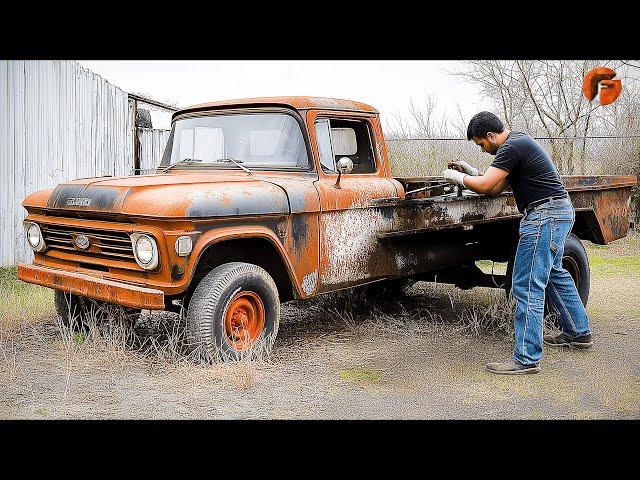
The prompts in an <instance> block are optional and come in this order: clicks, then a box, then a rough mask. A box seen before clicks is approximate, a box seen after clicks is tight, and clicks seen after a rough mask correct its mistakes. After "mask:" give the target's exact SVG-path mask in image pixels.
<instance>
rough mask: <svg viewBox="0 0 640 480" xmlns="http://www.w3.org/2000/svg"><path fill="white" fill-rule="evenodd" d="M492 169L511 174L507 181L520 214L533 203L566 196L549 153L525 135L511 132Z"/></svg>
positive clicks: (499, 150)
mask: <svg viewBox="0 0 640 480" xmlns="http://www.w3.org/2000/svg"><path fill="white" fill-rule="evenodd" d="M491 166H492V167H496V168H500V169H502V170H506V171H507V172H509V175H507V177H506V180H507V182H509V184H510V185H511V189H512V190H513V196H514V197H515V199H516V204H517V205H518V210H519V211H520V213H522V212H524V209H525V208H527V206H528V205H529V204H530V203H531V202H535V201H536V200H541V199H543V198H547V197H552V196H556V195H563V194H566V193H567V190H566V189H565V188H564V183H563V182H562V178H560V173H558V169H557V168H556V166H555V165H554V164H553V162H552V161H551V158H549V155H547V152H545V151H544V149H543V148H542V147H541V146H540V145H539V144H538V142H536V141H535V140H534V139H533V138H531V137H530V136H529V135H527V134H526V133H522V132H510V133H509V135H508V136H507V139H506V140H505V142H504V143H503V144H502V145H501V146H500V148H498V151H497V152H496V157H495V159H494V160H493V163H492V164H491Z"/></svg>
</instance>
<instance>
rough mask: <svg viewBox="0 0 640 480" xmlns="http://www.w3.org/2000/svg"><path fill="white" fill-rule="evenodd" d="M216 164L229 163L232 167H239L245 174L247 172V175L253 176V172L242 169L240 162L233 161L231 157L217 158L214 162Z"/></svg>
mask: <svg viewBox="0 0 640 480" xmlns="http://www.w3.org/2000/svg"><path fill="white" fill-rule="evenodd" d="M216 162H231V163H233V164H234V165H236V166H238V167H240V168H241V169H242V170H244V171H245V172H247V173H248V174H249V175H253V172H252V171H251V170H249V169H248V168H247V167H243V166H242V165H240V164H241V163H242V160H234V159H233V158H231V157H226V158H219V159H217V160H216Z"/></svg>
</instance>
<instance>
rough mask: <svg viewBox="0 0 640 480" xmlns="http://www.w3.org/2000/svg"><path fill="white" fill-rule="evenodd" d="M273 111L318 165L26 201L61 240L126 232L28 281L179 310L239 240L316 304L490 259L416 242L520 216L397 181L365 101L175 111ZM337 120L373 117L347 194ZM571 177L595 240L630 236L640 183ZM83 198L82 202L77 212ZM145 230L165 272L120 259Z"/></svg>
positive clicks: (57, 252) (92, 188)
mask: <svg viewBox="0 0 640 480" xmlns="http://www.w3.org/2000/svg"><path fill="white" fill-rule="evenodd" d="M261 106H262V107H265V108H269V109H272V108H273V107H274V106H278V107H285V108H290V109H293V110H295V111H296V112H297V115H299V116H300V118H301V119H302V120H303V123H304V127H305V128H304V130H305V132H304V133H305V135H306V136H307V138H308V141H309V148H310V151H309V154H310V160H311V164H312V167H311V168H310V169H309V170H308V171H275V170H272V171H264V170H255V171H254V172H253V174H252V175H249V174H248V173H247V172H245V171H242V170H239V169H237V168H235V167H230V168H229V169H226V170H222V171H220V170H215V171H212V170H207V169H197V170H196V169H182V170H181V169H172V170H170V171H168V172H166V173H160V171H158V173H157V174H154V175H144V176H132V177H117V178H112V177H100V178H93V179H79V180H74V181H70V182H65V183H62V184H60V185H58V187H57V188H56V189H54V190H45V191H41V192H36V193H34V194H32V195H30V196H28V197H27V198H26V199H25V200H24V202H23V205H24V206H25V208H26V209H27V211H28V213H29V215H28V217H27V220H29V221H34V222H37V223H38V224H40V225H41V226H42V227H43V228H47V229H48V230H47V231H49V232H54V234H53V235H54V237H55V235H63V236H64V235H67V234H68V235H73V234H74V232H85V233H87V234H88V235H89V236H90V237H92V236H93V237H94V238H99V237H100V236H101V235H102V236H104V237H106V238H112V237H113V238H115V240H113V241H114V242H116V247H111V248H115V249H114V250H110V251H108V252H111V253H110V254H108V255H107V254H104V251H103V250H102V247H100V248H92V249H90V251H89V253H87V252H84V251H81V250H79V249H75V248H73V247H72V246H68V245H67V246H66V247H65V245H64V244H60V245H59V246H58V247H56V246H55V245H56V241H55V240H53V244H52V246H51V248H49V249H47V250H45V251H44V252H42V253H35V254H34V265H32V266H26V265H21V266H20V268H19V269H18V276H19V278H21V279H22V280H24V281H27V282H31V283H38V284H40V285H45V286H49V287H51V288H57V289H63V290H65V289H66V290H70V291H72V292H74V293H78V294H80V295H86V296H89V297H92V298H99V299H103V300H106V301H112V302H115V303H121V304H123V305H127V306H131V307H138V308H152V309H161V308H164V307H167V306H168V304H167V303H166V302H167V301H168V299H172V298H173V299H175V298H179V297H180V296H181V295H184V294H185V293H186V292H188V291H189V289H190V288H192V287H193V286H194V285H193V279H194V278H195V275H196V272H197V269H198V267H199V266H200V265H201V259H202V258H204V257H205V256H207V255H209V252H213V255H212V256H208V257H207V258H214V259H215V254H216V247H219V246H220V245H221V244H222V242H224V244H225V245H231V246H233V245H237V241H239V240H245V239H258V240H264V241H266V242H268V244H269V245H271V246H272V247H273V250H274V251H275V252H276V253H277V255H278V257H279V259H278V261H279V262H281V263H280V264H281V265H282V268H283V271H286V275H287V276H288V279H289V282H290V285H287V288H289V287H290V289H291V292H292V297H295V298H308V297H312V296H314V295H316V294H319V293H324V292H329V291H332V290H336V289H340V288H346V287H350V286H354V285H359V284H363V283H368V282H372V281H376V280H380V279H384V278H397V277H399V276H406V275H414V274H421V273H424V272H428V271H432V270H433V269H434V268H436V267H437V268H440V267H442V266H447V265H450V264H452V262H456V261H457V262H463V261H468V260H472V259H473V256H474V255H476V256H477V255H481V254H485V253H486V252H482V251H481V250H479V249H478V248H476V247H473V248H471V247H470V248H465V253H464V255H462V254H461V250H456V248H459V247H458V246H455V245H453V244H451V241H450V240H448V241H439V243H438V242H437V241H436V242H435V243H434V240H433V239H432V240H430V242H431V243H429V242H427V243H426V244H424V243H423V242H422V241H421V240H418V241H414V240H412V239H414V238H418V239H420V238H422V237H421V236H424V235H431V234H433V233H434V232H437V233H438V235H440V234H441V232H445V231H452V232H457V231H461V230H462V229H463V227H464V231H465V232H466V233H465V235H467V236H469V235H472V233H471V234H470V233H469V232H473V230H472V229H473V228H477V229H478V231H482V228H483V226H486V225H487V224H490V225H498V224H497V223H496V222H503V223H501V225H504V224H505V223H504V222H505V221H507V222H517V220H518V219H519V218H520V214H519V213H518V212H517V209H516V207H515V203H514V201H513V197H512V195H510V194H505V195H502V196H501V197H485V196H478V195H475V196H463V197H460V198H458V197H455V195H453V196H452V195H451V194H449V195H445V194H444V193H445V192H444V191H443V190H442V188H440V189H439V190H438V189H437V188H436V189H434V190H432V191H430V192H425V193H424V194H422V195H417V196H409V197H407V196H406V195H405V191H408V190H410V189H412V188H416V186H425V185H429V184H430V183H438V181H439V180H441V179H439V178H438V177H421V178H415V179H407V178H392V177H391V169H390V165H389V159H388V153H387V149H386V145H385V142H384V136H383V132H382V126H381V124H380V118H379V115H378V112H377V111H376V110H375V109H373V108H372V107H370V106H368V105H366V104H363V103H359V102H353V101H350V100H341V99H330V98H318V97H268V98H259V99H244V100H241V101H231V100H230V101H224V102H214V103H209V104H201V105H195V106H193V107H189V108H186V109H183V110H181V111H179V112H176V114H175V115H174V118H177V117H179V116H180V115H182V114H185V113H191V112H205V111H207V110H215V109H229V110H233V111H245V110H246V109H247V108H249V107H251V108H253V109H255V108H260V107H261ZM324 117H329V118H339V119H347V118H348V119H353V120H361V121H363V122H366V123H367V125H368V126H369V129H370V132H371V137H372V142H373V145H372V148H373V156H374V159H375V163H376V171H375V172H373V173H370V174H362V173H360V174H353V173H351V174H345V175H342V177H341V180H340V188H339V189H338V188H336V186H335V185H336V180H337V174H335V173H331V172H329V173H327V172H324V171H323V170H322V169H321V168H320V160H319V155H318V148H317V144H316V136H315V128H314V123H315V121H316V120H317V119H318V118H324ZM565 181H566V183H567V188H568V190H569V191H570V194H571V198H572V200H573V201H574V204H575V205H576V208H577V211H578V216H577V221H576V225H577V228H580V229H582V230H580V232H581V234H582V235H583V237H584V238H590V239H592V240H593V241H596V242H598V243H607V242H610V241H612V240H615V239H616V238H621V237H622V236H624V235H626V234H627V229H628V221H629V208H630V207H629V202H630V192H631V188H632V187H633V186H635V185H636V183H637V181H636V178H635V177H606V176H600V177H566V178H565ZM79 199H80V200H82V201H79ZM78 203H80V204H82V205H83V206H75V205H76V204H78ZM70 205H74V206H70ZM514 224H515V223H514ZM509 225H511V224H509ZM496 228H497V227H496ZM56 231H57V232H62V234H60V233H55V232H56ZM133 232H142V233H147V234H149V235H152V236H153V237H154V238H155V239H156V241H157V244H158V249H159V258H160V262H159V266H158V268H157V269H156V270H154V271H146V270H144V269H142V268H141V267H139V266H138V264H137V263H136V262H135V261H134V260H133V259H132V258H131V256H130V254H127V253H126V252H124V253H122V254H120V253H119V252H120V250H126V249H122V248H121V249H120V250H119V249H118V248H117V245H118V244H117V242H118V241H120V242H121V241H122V240H118V238H120V239H122V238H123V236H124V238H128V235H130V234H131V233H133ZM183 235H188V236H190V237H191V238H192V242H193V251H192V252H191V253H190V254H189V255H188V256H184V257H181V256H178V255H177V253H176V251H175V248H174V244H175V242H176V239H177V238H178V237H180V236H183ZM429 238H431V237H429ZM437 238H439V237H437ZM461 238H462V237H461ZM465 238H466V237H465ZM234 242H236V243H234ZM454 243H455V242H454ZM494 243H495V242H494ZM461 245H462V246H464V243H463V244H461ZM106 248H109V247H106ZM474 248H475V250H474ZM211 249H213V251H212V250H211ZM127 255H129V257H128V256H127ZM238 255H240V254H238ZM465 255H466V256H465ZM236 260H237V261H242V258H241V257H238V258H237V259H236ZM229 261H231V260H229Z"/></svg>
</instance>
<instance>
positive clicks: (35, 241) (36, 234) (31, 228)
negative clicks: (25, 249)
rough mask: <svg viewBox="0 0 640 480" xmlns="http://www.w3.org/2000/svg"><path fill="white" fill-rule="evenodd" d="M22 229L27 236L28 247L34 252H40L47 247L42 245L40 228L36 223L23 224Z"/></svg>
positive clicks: (42, 238)
mask: <svg viewBox="0 0 640 480" xmlns="http://www.w3.org/2000/svg"><path fill="white" fill-rule="evenodd" d="M24 229H25V233H26V236H27V243H29V246H30V247H31V248H32V249H33V251H34V252H41V251H43V250H44V249H45V248H46V247H47V246H46V245H45V243H44V237H43V236H42V231H41V230H40V226H39V225H38V224H37V223H33V222H24Z"/></svg>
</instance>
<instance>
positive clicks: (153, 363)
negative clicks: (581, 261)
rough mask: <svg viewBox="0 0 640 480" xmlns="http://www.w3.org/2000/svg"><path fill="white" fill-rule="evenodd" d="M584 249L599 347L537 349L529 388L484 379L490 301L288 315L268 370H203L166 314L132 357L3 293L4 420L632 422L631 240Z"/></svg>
mask: <svg viewBox="0 0 640 480" xmlns="http://www.w3.org/2000/svg"><path fill="white" fill-rule="evenodd" d="M586 245H587V250H588V253H589V257H590V261H591V270H592V272H591V275H592V276H591V295H590V299H589V303H588V312H589V315H590V319H591V323H592V330H593V336H594V347H593V348H592V349H590V350H586V351H580V350H573V349H567V350H557V349H551V348H545V351H544V357H543V360H542V362H541V367H542V372H541V373H540V374H538V375H524V376H497V375H492V374H490V373H488V372H486V371H485V370H484V365H485V363H487V362H489V361H495V360H501V359H506V358H508V357H509V356H510V354H511V350H512V345H513V344H512V328H511V310H510V305H509V303H508V302H506V301H505V300H504V295H503V293H502V292H501V291H500V290H495V289H486V288H475V289H472V290H469V291H461V290H458V289H456V288H454V287H452V286H449V285H434V284H427V283H422V282H420V283H418V284H416V285H415V286H413V287H412V288H411V289H409V290H408V292H407V293H406V295H404V296H402V297H399V298H397V299H394V300H392V301H384V300H378V301H375V302H370V303H367V304H365V305H364V306H362V305H361V306H360V307H359V308H357V309H356V310H355V311H353V310H349V309H344V308H335V309H334V306H333V304H332V303H331V302H330V301H327V300H324V301H319V300H318V301H312V302H306V303H304V304H298V303H289V304H285V305H283V311H282V321H281V326H280V332H279V334H278V338H277V341H276V344H275V347H274V350H273V352H272V355H271V357H270V358H269V359H267V360H263V361H242V362H238V363H235V364H228V365H212V366H202V365H197V364H194V363H193V362H190V361H187V360H185V359H184V358H183V357H181V356H180V354H179V352H178V349H177V347H176V346H175V345H174V343H175V338H174V337H173V336H172V331H173V330H172V329H174V328H175V326H176V320H177V319H178V316H177V315H172V314H167V313H153V314H148V313H147V314H145V315H143V317H142V319H141V320H140V321H139V322H138V324H137V326H136V327H135V330H134V333H135V334H136V336H137V338H138V343H135V342H133V343H132V342H131V341H129V340H127V339H126V338H125V339H123V338H122V337H118V336H114V335H111V336H109V335H105V337H104V338H102V337H100V338H97V339H96V338H93V337H91V338H84V337H83V336H78V335H75V336H74V335H71V334H69V332H66V333H65V332H64V331H63V330H61V329H60V327H59V326H58V325H57V322H56V318H55V315H54V313H53V309H52V300H51V298H52V297H51V295H50V293H51V292H50V291H48V290H45V289H39V287H34V288H38V289H39V290H38V292H37V294H34V295H37V301H36V300H34V299H27V300H26V301H25V300H24V299H23V300H20V301H23V302H24V303H25V306H24V307H21V308H17V309H16V308H13V310H11V311H10V313H11V314H9V313H7V312H9V310H8V307H7V305H14V307H15V305H16V304H17V303H19V301H18V300H16V299H12V297H11V295H12V293H11V292H13V294H15V295H16V296H17V295H19V290H17V289H16V288H14V287H12V288H13V290H12V289H8V290H7V289H5V290H6V291H8V292H9V294H6V292H5V294H6V295H8V298H7V299H6V301H5V305H4V307H2V308H4V309H5V310H4V314H3V315H4V317H3V327H2V330H1V331H0V418H2V419H16V418H18V419H23V418H29V419H39V418H42V419H59V418H73V419H106V418H128V419H152V418H153V419H176V418H178V419H180V418H184V419H192V418H207V419H244V418H260V419H637V418H640V239H639V238H638V236H637V235H632V236H630V237H627V238H625V239H623V240H620V241H618V242H615V243H614V244H612V245H609V246H606V247H598V246H594V245H591V244H589V243H586ZM5 285H6V282H5ZM30 292H31V294H33V291H30ZM20 295H22V294H20ZM36 310H37V311H38V312H39V313H38V314H37V315H36V314H34V313H33V312H34V311H36ZM140 339H145V340H146V341H147V342H146V345H147V349H146V351H143V350H144V349H143V348H142V347H141V346H140V343H139V340H140ZM149 345H152V346H153V348H152V349H151V350H150V349H149V348H148V347H149ZM150 351H152V353H150Z"/></svg>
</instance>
